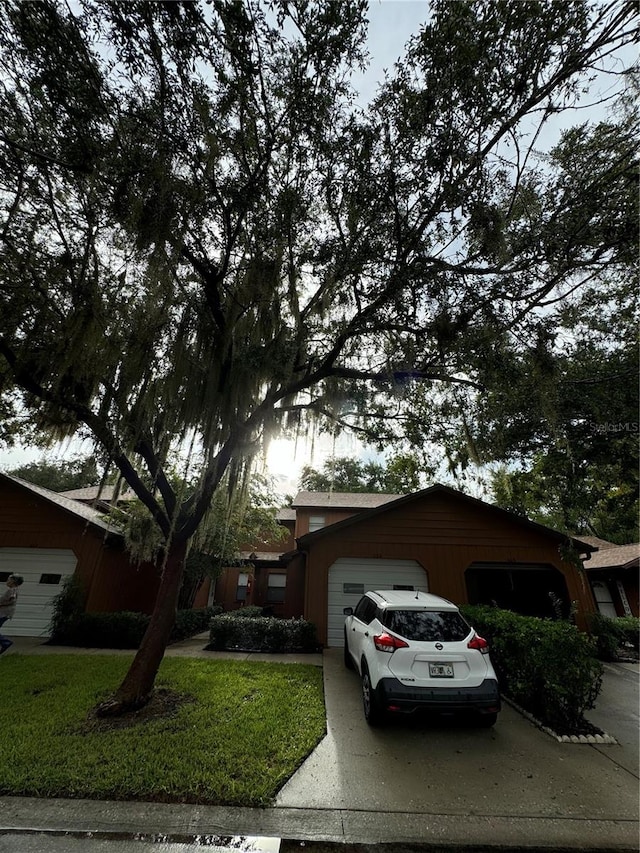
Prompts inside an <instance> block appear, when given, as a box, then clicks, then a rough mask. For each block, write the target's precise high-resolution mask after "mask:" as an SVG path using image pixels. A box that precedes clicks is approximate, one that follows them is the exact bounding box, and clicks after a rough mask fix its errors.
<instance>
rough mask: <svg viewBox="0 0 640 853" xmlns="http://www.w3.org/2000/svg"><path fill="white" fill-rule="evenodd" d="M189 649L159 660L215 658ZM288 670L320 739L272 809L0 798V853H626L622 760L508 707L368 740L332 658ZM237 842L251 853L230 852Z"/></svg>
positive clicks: (626, 778) (44, 650)
mask: <svg viewBox="0 0 640 853" xmlns="http://www.w3.org/2000/svg"><path fill="white" fill-rule="evenodd" d="M201 643H202V637H201V638H192V640H190V641H185V642H184V643H181V644H176V645H175V646H173V647H171V648H170V649H169V650H168V651H167V653H168V654H169V655H170V656H172V655H180V654H182V655H187V656H191V655H198V656H200V655H202V656H205V655H206V656H209V655H216V654H217V653H212V652H203V651H202V645H201ZM199 644H200V648H199V649H198V645H199ZM28 646H29V644H25V643H23V642H16V650H15V651H16V652H23V653H25V652H26V653H27V654H50V653H52V652H58V653H59V652H61V651H63V649H60V648H55V647H51V646H46V647H45V646H42V645H38V644H32V646H31V647H30V648H28ZM79 651H80V650H72V649H69V650H68V652H69V653H72V652H73V653H78V652H79ZM13 653H15V652H13ZM82 653H87V654H91V653H95V652H92V651H91V650H83V652H82ZM97 653H106V654H109V653H110V652H108V651H106V652H102V651H100V652H97ZM128 654H130V652H128ZM225 656H232V657H238V656H241V657H242V656H244V657H246V655H245V654H244V653H231V655H225ZM255 657H256V656H254V655H251V658H252V659H253V658H255ZM301 657H302V658H303V659H304V661H305V662H314V663H316V662H317V663H323V669H324V683H325V701H326V705H327V721H328V722H327V726H328V729H327V735H326V736H325V738H324V739H323V740H322V742H321V743H320V744H319V745H318V747H317V748H316V750H314V752H313V753H312V754H311V755H310V756H309V758H308V759H307V760H306V761H305V762H304V764H303V765H302V766H301V767H300V769H299V770H298V772H297V773H295V774H294V776H293V777H292V778H291V779H290V780H289V782H287V784H286V785H285V786H284V787H283V788H282V790H281V791H280V793H279V795H278V797H277V799H276V803H275V805H274V807H272V808H266V809H248V808H233V807H210V806H200V805H184V804H183V805H181V804H176V805H167V804H161V803H132V802H96V801H86V800H51V799H36V800H34V799H31V798H20V797H4V798H0V853H21V851H24V853H39V851H40V850H42V851H43V853H44V851H52V853H57V851H58V850H61V851H62V850H64V851H65V853H66V851H69V853H75V851H76V850H78V853H99V851H100V853H101V851H102V850H104V849H105V847H104V846H103V845H107V847H108V850H109V853H121V851H122V853H124V851H126V853H138V851H139V853H143V851H146V850H147V848H148V849H149V850H151V845H152V843H153V845H154V846H153V850H154V851H158V850H162V851H163V853H169V851H171V853H178V851H180V853H182V851H191V850H195V849H197V848H198V847H202V846H206V845H207V844H209V845H214V844H216V843H219V841H216V839H218V840H219V839H221V838H224V837H228V838H230V837H234V841H233V844H232V845H231V846H233V848H234V849H240V850H253V851H256V852H257V851H258V850H260V851H262V850H264V853H267V847H265V846H263V847H259V846H255V845H256V844H257V843H258V842H257V841H256V840H255V837H257V836H264V837H268V838H270V839H288V841H284V840H283V842H282V848H283V850H285V849H286V850H287V851H289V850H292V849H297V848H298V847H299V849H305V847H306V849H308V850H314V842H315V843H316V844H319V843H321V842H339V843H341V844H347V843H348V844H361V845H372V844H375V845H379V844H387V845H389V847H388V848H387V849H388V850H389V851H393V853H397V851H401V850H403V849H405V845H407V844H417V845H421V846H422V849H424V850H431V851H434V850H436V849H437V850H445V849H447V850H472V849H474V850H476V851H479V850H483V851H489V850H498V849H502V850H504V848H505V847H508V848H511V849H516V850H528V851H534V850H565V851H567V850H580V851H609V850H615V851H634V853H635V851H637V850H638V778H637V773H636V774H634V773H633V772H632V770H630V769H629V767H630V766H632V765H630V764H629V761H628V760H623V759H622V755H623V751H624V749H623V747H621V746H618V745H609V746H603V745H600V746H599V747H598V748H595V747H594V746H590V745H586V744H563V743H558V742H557V741H555V740H554V739H553V738H551V737H550V736H549V735H547V734H545V733H544V732H542V731H540V730H539V729H538V728H537V727H536V726H534V725H533V724H532V723H530V722H528V721H527V720H525V719H524V718H523V717H522V716H521V715H520V714H518V713H517V712H516V711H515V710H514V709H513V708H511V707H508V706H507V707H505V708H504V710H503V712H502V714H501V715H500V719H499V721H498V724H497V725H496V727H495V729H493V730H481V729H475V728H472V727H468V726H461V725H455V724H453V723H451V724H443V723H425V722H423V723H419V722H409V721H401V722H399V723H392V724H391V725H389V726H387V727H385V728H382V729H371V728H369V727H368V726H367V724H366V723H365V721H364V719H363V716H362V711H361V706H360V689H359V681H358V678H357V676H356V675H355V674H354V673H352V672H348V671H346V670H345V669H344V667H343V665H342V653H341V650H336V649H334V650H328V651H325V653H324V655H323V656H320V655H318V656H309V655H304V656H301ZM263 658H264V659H268V660H273V659H274V657H273V656H263ZM278 659H286V660H289V661H293V658H292V656H289V655H286V656H278ZM614 701H615V699H614ZM609 733H610V734H612V735H614V736H615V734H616V732H615V730H613V731H610V732H609ZM635 745H636V750H637V739H636V741H635ZM626 749H627V750H628V749H633V744H629V745H627V747H626ZM628 754H629V753H628V752H625V755H627V756H628ZM245 836H251V837H253V838H254V840H253V841H251V842H249V841H245V842H244V844H245V846H242V844H243V842H241V841H240V840H239V839H240V838H241V837H245ZM47 839H49V841H50V842H51V843H50V844H49V846H47V845H46V844H45V841H46V840H47ZM56 839H57V840H56ZM60 839H62V840H60ZM159 840H163V842H164V843H161V844H158V841H159ZM294 841H295V843H294ZM21 842H24V844H26V845H30V846H22V847H21V846H19V844H20V843H21ZM76 842H77V844H78V845H79V846H74V845H75V844H76ZM299 842H305V847H300V845H299ZM58 843H59V844H63V843H64V844H66V846H59V847H58V846H55V845H56V844H58ZM265 844H266V842H265ZM3 845H4V846H3ZM39 845H40V846H39ZM247 845H249V846H247ZM250 845H254V846H250ZM210 849H211V848H210ZM214 849H215V848H214ZM218 849H223V848H221V847H219V848H218ZM224 849H229V848H224ZM272 849H273V848H272ZM324 849H325V848H324V847H319V848H318V853H319V851H320V850H324ZM354 849H356V848H354ZM362 849H364V848H362ZM382 849H383V848H382ZM413 849H420V848H413Z"/></svg>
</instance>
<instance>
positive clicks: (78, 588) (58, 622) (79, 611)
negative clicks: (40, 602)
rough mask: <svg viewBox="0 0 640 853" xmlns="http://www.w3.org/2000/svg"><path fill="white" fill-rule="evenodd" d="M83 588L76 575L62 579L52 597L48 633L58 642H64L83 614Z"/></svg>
mask: <svg viewBox="0 0 640 853" xmlns="http://www.w3.org/2000/svg"><path fill="white" fill-rule="evenodd" d="M84 599H85V594H84V588H83V586H82V584H81V583H80V580H79V578H78V577H76V575H69V576H68V577H66V578H65V579H64V580H63V581H62V587H61V589H60V592H59V593H58V594H57V595H56V597H55V598H54V599H53V612H52V615H51V621H50V623H49V633H50V634H51V636H52V637H55V638H56V641H57V642H59V643H63V642H65V639H66V638H67V637H68V636H70V635H71V634H72V633H73V631H74V630H75V626H76V625H77V624H78V621H79V620H80V619H81V618H82V616H83V614H84Z"/></svg>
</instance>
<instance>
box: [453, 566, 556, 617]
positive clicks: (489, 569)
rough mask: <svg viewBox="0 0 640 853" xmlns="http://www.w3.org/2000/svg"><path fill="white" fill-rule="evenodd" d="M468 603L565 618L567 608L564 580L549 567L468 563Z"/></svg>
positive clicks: (525, 613) (523, 613)
mask: <svg viewBox="0 0 640 853" xmlns="http://www.w3.org/2000/svg"><path fill="white" fill-rule="evenodd" d="M465 579H466V583H467V596H468V600H469V604H489V605H493V606H497V607H501V608H503V609H504V610H512V611H513V612H514V613H521V614H522V615H523V616H540V617H542V618H546V619H566V618H568V616H569V612H570V609H571V601H570V598H569V592H568V590H567V583H566V580H565V578H564V575H563V574H562V572H560V571H559V570H558V569H556V568H554V567H553V566H549V565H545V564H541V565H537V564H530V563H527V564H521V563H472V564H471V565H470V566H469V568H468V569H467V570H466V572H465Z"/></svg>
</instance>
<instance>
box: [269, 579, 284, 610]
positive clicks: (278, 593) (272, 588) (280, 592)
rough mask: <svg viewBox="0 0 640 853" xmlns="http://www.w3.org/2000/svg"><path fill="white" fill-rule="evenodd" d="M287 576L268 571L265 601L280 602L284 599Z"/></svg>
mask: <svg viewBox="0 0 640 853" xmlns="http://www.w3.org/2000/svg"><path fill="white" fill-rule="evenodd" d="M286 586H287V576H286V575H284V574H277V573H276V572H270V573H269V577H268V578H267V603H268V604H282V603H283V602H284V599H285V592H286Z"/></svg>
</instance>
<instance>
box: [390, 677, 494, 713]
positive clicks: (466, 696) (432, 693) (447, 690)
mask: <svg viewBox="0 0 640 853" xmlns="http://www.w3.org/2000/svg"><path fill="white" fill-rule="evenodd" d="M376 694H377V699H378V701H379V704H380V706H381V707H382V708H384V709H388V710H394V711H399V712H404V713H412V712H413V711H418V710H424V711H447V712H453V711H479V712H480V713H486V714H491V713H497V712H498V711H499V710H500V692H499V690H498V682H497V681H496V680H495V679H493V678H487V679H485V680H484V681H483V682H482V684H480V685H478V687H465V688H451V687H411V686H409V685H406V684H402V682H400V681H398V680H397V679H396V678H382V679H380V681H379V682H378V684H377V686H376Z"/></svg>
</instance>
